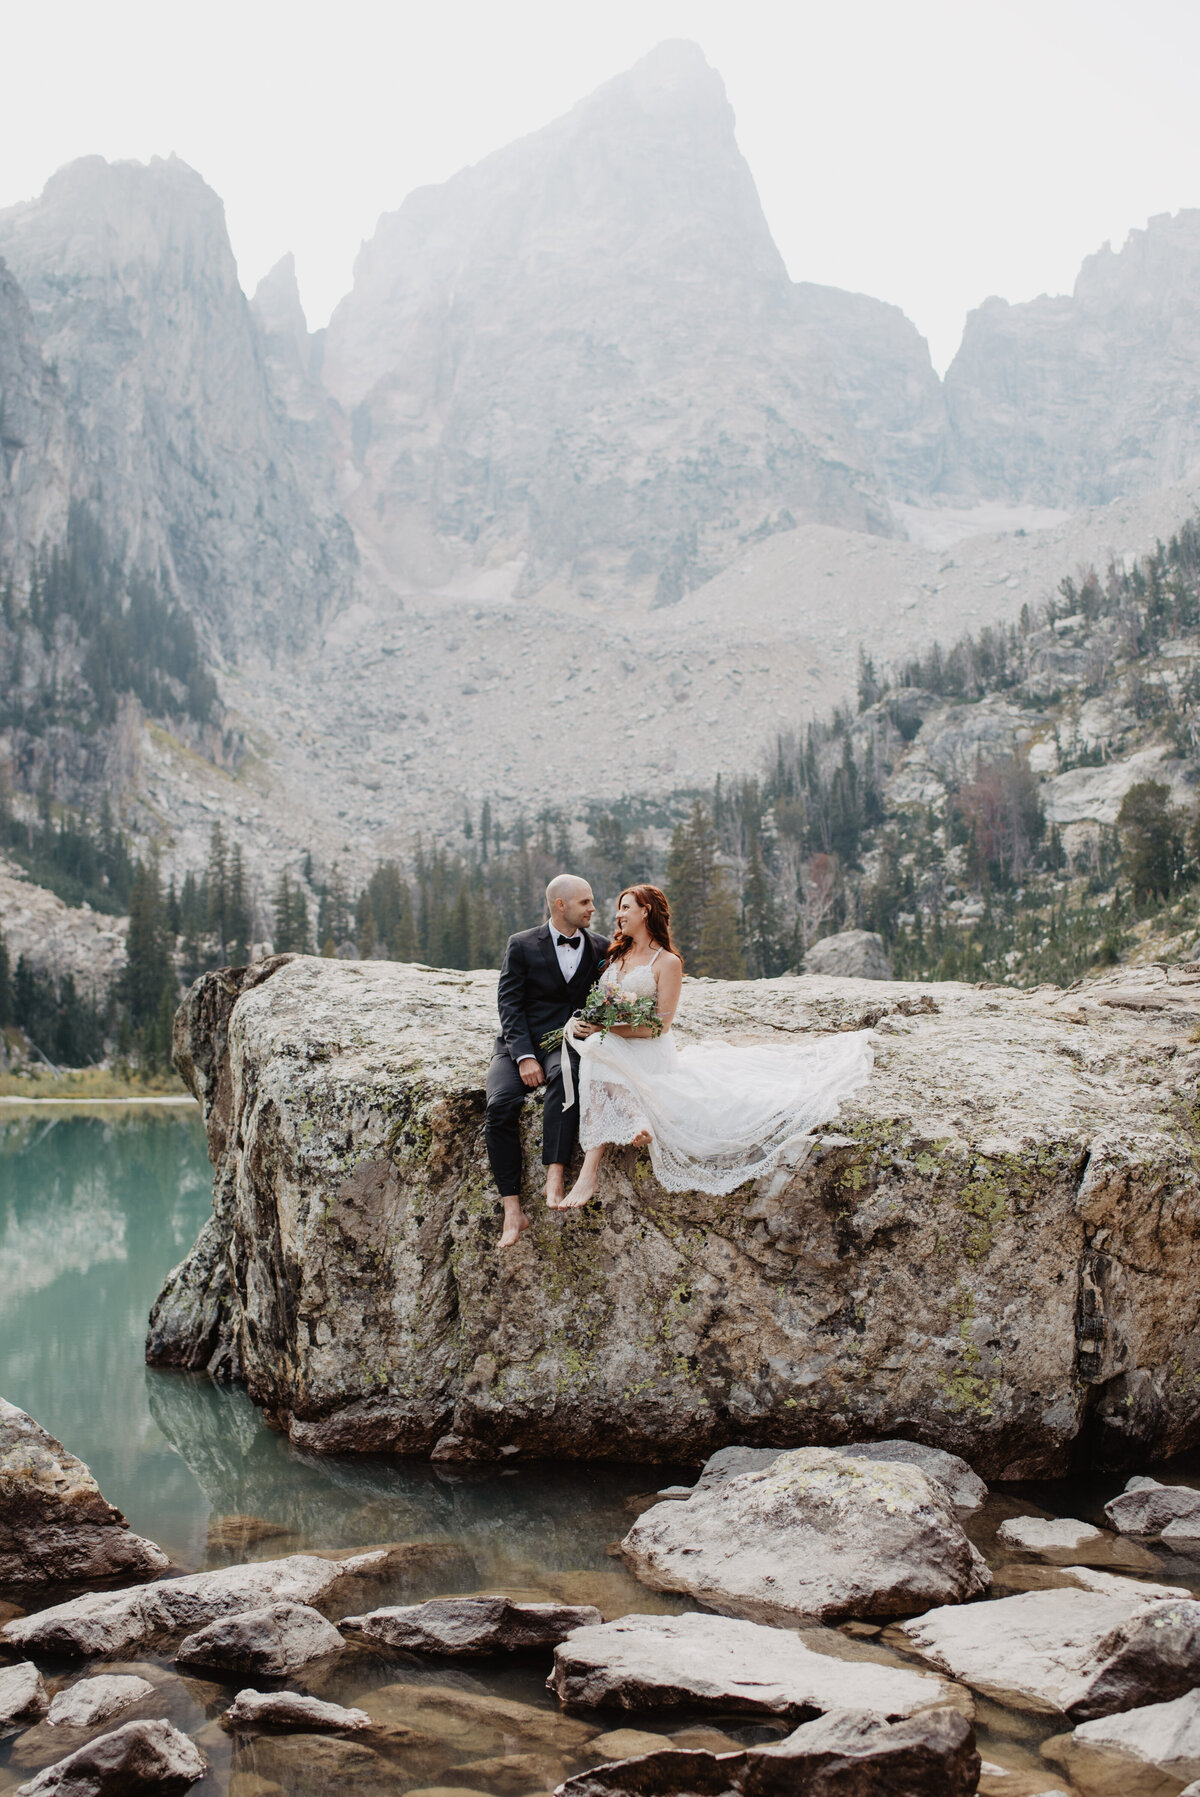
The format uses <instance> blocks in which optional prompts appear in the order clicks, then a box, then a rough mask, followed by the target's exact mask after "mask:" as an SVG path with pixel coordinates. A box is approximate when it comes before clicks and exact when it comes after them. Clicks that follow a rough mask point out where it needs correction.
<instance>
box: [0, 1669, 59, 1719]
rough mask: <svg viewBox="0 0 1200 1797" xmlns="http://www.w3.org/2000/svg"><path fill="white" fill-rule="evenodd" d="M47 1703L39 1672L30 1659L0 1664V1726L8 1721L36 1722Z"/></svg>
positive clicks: (47, 1705)
mask: <svg viewBox="0 0 1200 1797" xmlns="http://www.w3.org/2000/svg"><path fill="white" fill-rule="evenodd" d="M49 1706H50V1699H49V1697H48V1696H47V1695H46V1687H45V1684H44V1683H43V1681H42V1675H41V1673H40V1672H39V1671H38V1669H37V1667H36V1666H35V1665H34V1664H33V1662H32V1660H21V1661H19V1662H18V1663H17V1665H15V1666H0V1729H6V1728H7V1727H8V1725H9V1724H10V1723H21V1722H36V1721H37V1719H38V1717H39V1716H44V1715H45V1714H46V1711H47V1709H48V1708H49Z"/></svg>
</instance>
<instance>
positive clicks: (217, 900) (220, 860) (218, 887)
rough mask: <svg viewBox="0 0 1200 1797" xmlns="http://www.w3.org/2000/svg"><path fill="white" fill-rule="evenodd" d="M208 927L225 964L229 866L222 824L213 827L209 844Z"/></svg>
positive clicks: (227, 937)
mask: <svg viewBox="0 0 1200 1797" xmlns="http://www.w3.org/2000/svg"><path fill="white" fill-rule="evenodd" d="M207 875H208V928H209V931H210V932H211V934H212V935H214V936H215V937H216V939H217V953H218V959H219V961H220V963H221V965H224V963H225V961H226V959H227V955H226V947H227V944H228V942H229V866H228V861H227V858H226V850H225V832H224V830H222V828H221V826H220V824H214V825H213V827H212V836H211V838H210V840H209V845H208V869H207Z"/></svg>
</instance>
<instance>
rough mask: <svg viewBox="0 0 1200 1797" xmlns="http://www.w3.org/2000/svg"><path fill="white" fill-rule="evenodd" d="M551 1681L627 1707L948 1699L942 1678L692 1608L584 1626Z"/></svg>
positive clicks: (764, 1707)
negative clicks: (839, 1653) (850, 1656)
mask: <svg viewBox="0 0 1200 1797" xmlns="http://www.w3.org/2000/svg"><path fill="white" fill-rule="evenodd" d="M830 1645H831V1647H836V1646H838V1645H839V1644H838V1643H837V1642H836V1639H835V1641H833V1642H831V1644H830ZM547 1683H548V1687H549V1689H550V1690H551V1691H553V1692H554V1693H555V1694H556V1695H557V1696H558V1697H559V1698H560V1699H561V1700H562V1702H563V1703H568V1704H576V1705H583V1706H585V1707H588V1708H592V1707H604V1706H605V1705H611V1706H612V1707H614V1708H617V1709H625V1710H652V1709H663V1708H671V1707H672V1706H673V1705H677V1704H689V1705H691V1704H695V1705H702V1706H703V1707H705V1708H715V1709H727V1710H737V1711H744V1712H746V1713H749V1714H755V1713H764V1714H771V1715H783V1716H808V1715H814V1714H821V1713H823V1712H825V1711H826V1710H837V1709H857V1710H863V1711H869V1712H870V1713H871V1714H872V1715H875V1716H883V1717H888V1718H894V1717H898V1716H911V1715H914V1714H915V1713H916V1712H917V1711H919V1710H925V1709H930V1708H932V1707H935V1706H936V1705H938V1704H940V1703H946V1702H949V1701H951V1692H950V1688H949V1687H948V1686H947V1685H945V1684H944V1683H943V1682H942V1681H941V1680H940V1679H930V1678H929V1677H927V1676H926V1675H924V1674H922V1673H917V1672H911V1671H909V1670H907V1669H906V1668H899V1667H892V1666H882V1665H878V1664H876V1663H875V1662H873V1661H866V1660H847V1659H844V1658H838V1657H834V1654H832V1653H830V1654H824V1653H818V1652H816V1651H815V1650H814V1649H813V1648H811V1647H809V1646H806V1645H805V1643H804V1642H803V1641H802V1640H801V1639H800V1637H799V1636H798V1635H796V1634H795V1633H793V1632H792V1631H791V1630H788V1629H773V1628H764V1627H763V1626H762V1625H761V1624H760V1623H755V1622H742V1621H740V1620H736V1619H734V1618H732V1617H724V1616H704V1615H700V1614H699V1613H697V1612H692V1611H689V1612H687V1613H686V1614H684V1615H683V1616H622V1617H621V1618H620V1619H619V1620H618V1621H616V1622H605V1623H601V1624H600V1625H599V1626H597V1627H594V1628H585V1629H577V1630H576V1631H575V1633H574V1634H573V1635H570V1636H568V1638H567V1639H566V1641H564V1642H562V1643H561V1644H560V1646H558V1647H556V1648H555V1650H554V1670H553V1672H552V1673H551V1675H550V1678H549V1680H548V1681H547Z"/></svg>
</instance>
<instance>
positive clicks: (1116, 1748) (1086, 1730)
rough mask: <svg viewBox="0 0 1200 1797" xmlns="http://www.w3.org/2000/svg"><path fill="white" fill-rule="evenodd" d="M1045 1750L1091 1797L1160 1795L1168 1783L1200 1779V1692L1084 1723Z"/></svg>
mask: <svg viewBox="0 0 1200 1797" xmlns="http://www.w3.org/2000/svg"><path fill="white" fill-rule="evenodd" d="M1042 1752H1043V1753H1044V1754H1045V1756H1046V1758H1047V1759H1048V1760H1050V1761H1051V1762H1052V1764H1054V1765H1056V1766H1061V1767H1062V1769H1063V1771H1064V1772H1065V1773H1066V1774H1067V1775H1068V1777H1069V1778H1070V1780H1071V1782H1072V1783H1073V1784H1075V1785H1078V1787H1079V1788H1080V1790H1082V1791H1085V1792H1087V1793H1089V1797H1090V1794H1091V1793H1093V1792H1095V1793H1106V1794H1107V1793H1109V1792H1111V1793H1113V1794H1114V1797H1116V1794H1119V1797H1142V1793H1146V1794H1147V1797H1150V1794H1151V1793H1153V1794H1154V1797H1157V1793H1158V1792H1159V1791H1160V1790H1161V1789H1162V1788H1163V1783H1164V1781H1165V1780H1171V1779H1176V1780H1178V1781H1179V1782H1180V1783H1181V1784H1185V1783H1187V1781H1188V1780H1189V1779H1193V1778H1200V1690H1193V1691H1189V1692H1187V1693H1186V1694H1185V1695H1184V1696H1183V1697H1177V1698H1174V1699H1173V1700H1172V1701H1171V1702H1169V1703H1153V1704H1146V1705H1144V1706H1143V1707H1141V1708H1139V1709H1135V1710H1125V1711H1123V1712H1122V1713H1121V1714H1120V1715H1116V1716H1102V1717H1100V1718H1098V1719H1097V1720H1096V1721H1093V1722H1083V1723H1080V1725H1079V1726H1078V1728H1075V1729H1073V1730H1072V1731H1071V1733H1070V1734H1069V1735H1058V1736H1056V1737H1055V1738H1054V1739H1053V1740H1050V1741H1047V1742H1046V1743H1045V1745H1044V1746H1043V1748H1042Z"/></svg>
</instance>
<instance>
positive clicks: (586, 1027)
mask: <svg viewBox="0 0 1200 1797" xmlns="http://www.w3.org/2000/svg"><path fill="white" fill-rule="evenodd" d="M599 1031H600V1025H599V1024H598V1023H585V1022H584V1020H583V1018H582V1017H577V1018H576V1019H575V1021H574V1023H573V1024H572V1025H571V1040H572V1041H573V1042H579V1041H582V1039H583V1037H584V1036H595V1035H598V1034H599Z"/></svg>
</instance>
